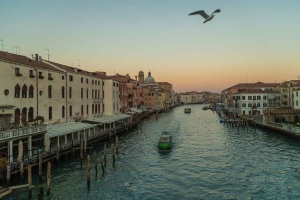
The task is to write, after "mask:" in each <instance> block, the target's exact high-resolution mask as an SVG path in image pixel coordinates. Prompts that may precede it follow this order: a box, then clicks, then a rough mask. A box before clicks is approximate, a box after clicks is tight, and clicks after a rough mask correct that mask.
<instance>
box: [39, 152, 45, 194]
mask: <svg viewBox="0 0 300 200" xmlns="http://www.w3.org/2000/svg"><path fill="white" fill-rule="evenodd" d="M42 175H43V154H42V153H40V154H39V184H42V182H43V179H42ZM40 195H41V197H43V196H44V188H43V187H41V188H40Z"/></svg>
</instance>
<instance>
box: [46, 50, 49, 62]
mask: <svg viewBox="0 0 300 200" xmlns="http://www.w3.org/2000/svg"><path fill="white" fill-rule="evenodd" d="M45 50H46V51H48V54H47V56H48V61H49V57H50V54H49V49H45Z"/></svg>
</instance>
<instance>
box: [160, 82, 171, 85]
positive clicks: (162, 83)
mask: <svg viewBox="0 0 300 200" xmlns="http://www.w3.org/2000/svg"><path fill="white" fill-rule="evenodd" d="M156 83H158V84H159V85H172V84H171V83H168V82H156Z"/></svg>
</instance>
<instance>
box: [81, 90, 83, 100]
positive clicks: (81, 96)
mask: <svg viewBox="0 0 300 200" xmlns="http://www.w3.org/2000/svg"><path fill="white" fill-rule="evenodd" d="M81 98H82V99H83V88H81Z"/></svg>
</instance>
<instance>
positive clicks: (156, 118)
mask: <svg viewBox="0 0 300 200" xmlns="http://www.w3.org/2000/svg"><path fill="white" fill-rule="evenodd" d="M157 119H158V110H156V120H157Z"/></svg>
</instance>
